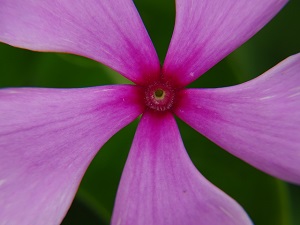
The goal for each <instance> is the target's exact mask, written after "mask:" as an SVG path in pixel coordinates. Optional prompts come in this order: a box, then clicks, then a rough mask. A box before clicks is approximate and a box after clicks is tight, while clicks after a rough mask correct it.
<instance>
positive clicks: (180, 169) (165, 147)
mask: <svg viewBox="0 0 300 225" xmlns="http://www.w3.org/2000/svg"><path fill="white" fill-rule="evenodd" d="M140 224H147V225H183V224H189V225H207V224H223V225H229V224H230V225H234V224H235V225H246V224H252V223H251V221H250V220H249V218H248V216H247V214H246V213H245V212H244V211H243V209H242V208H241V207H240V206H239V205H238V204H237V203H236V202H235V201H234V200H233V199H231V198H230V197H228V196H227V195H226V194H224V193H223V192H222V191H220V190H219V189H218V188H216V187H215V186H214V185H212V184H211V183H209V182H208V181H207V180H206V179H205V178H204V177H203V176H202V175H201V174H200V173H199V172H198V170H197V169H196V168H195V167H194V165H193V164H192V162H191V160H190V158H189V156H188V155H187V153H186V150H185V148H184V146H183V143H182V140H181V137H180V133H179V130H178V128H177V125H176V122H175V120H174V117H173V115H172V114H171V113H165V114H155V113H153V112H146V113H145V114H144V115H143V117H142V119H141V121H140V124H139V126H138V129H137V132H136V135H135V137H134V141H133V144H132V147H131V150H130V153H129V157H128V159H127V162H126V166H125V169H124V171H123V175H122V179H121V182H120V185H119V190H118V194H117V199H116V203H115V209H114V213H113V218H112V225H140Z"/></svg>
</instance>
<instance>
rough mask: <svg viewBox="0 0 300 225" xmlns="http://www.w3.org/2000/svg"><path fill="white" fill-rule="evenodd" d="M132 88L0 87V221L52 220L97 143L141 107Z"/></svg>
mask: <svg viewBox="0 0 300 225" xmlns="http://www.w3.org/2000/svg"><path fill="white" fill-rule="evenodd" d="M138 96H139V89H138V88H136V87H133V86H125V85H124V86H107V87H96V88H85V89H73V90H63V89H31V88H24V89H4V90H1V91H0V127H1V129H0V199H1V200H0V224H9V225H20V224H22V225H41V224H43V225H48V224H49V225H53V224H59V223H60V222H61V220H62V219H63V217H64V215H65V214H66V212H67V210H68V208H69V206H70V204H71V202H72V200H73V198H74V195H75V193H76V191H77V188H78V185H79V183H80V181H81V178H82V176H83V174H84V173H85V170H86V169H87V167H88V165H89V163H90V161H91V160H92V159H93V157H94V156H95V154H96V153H97V152H98V150H99V148H100V147H101V146H102V145H103V144H104V143H105V142H106V141H107V140H108V139H109V138H110V137H111V136H112V135H114V134H115V133H116V132H117V131H118V130H120V129H121V128H123V127H124V126H126V125H127V124H128V123H130V122H131V121H132V120H134V119H135V118H136V117H137V116H138V115H139V114H140V113H141V112H142V110H143V108H141V107H140V105H139V103H138V102H139V97H138Z"/></svg>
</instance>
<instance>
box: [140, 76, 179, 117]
mask: <svg viewBox="0 0 300 225" xmlns="http://www.w3.org/2000/svg"><path fill="white" fill-rule="evenodd" d="M174 101H175V89H174V88H173V87H172V85H170V84H169V83H168V82H165V81H156V82H154V83H152V84H150V85H148V86H147V87H146V88H145V104H146V106H147V107H148V108H149V109H152V110H154V111H159V112H163V111H167V110H171V109H172V106H173V105H174Z"/></svg>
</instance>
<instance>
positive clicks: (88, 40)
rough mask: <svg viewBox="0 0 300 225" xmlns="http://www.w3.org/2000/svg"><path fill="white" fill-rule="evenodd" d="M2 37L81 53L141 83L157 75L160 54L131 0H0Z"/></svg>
mask: <svg viewBox="0 0 300 225" xmlns="http://www.w3.org/2000/svg"><path fill="white" fill-rule="evenodd" d="M0 41H2V42H5V43H7V44H10V45H13V46H17V47H22V48H27V49H31V50H37V51H54V52H67V53H73V54H77V55H82V56H85V57H88V58H91V59H94V60H96V61H99V62H101V63H104V64H105V65H107V66H109V67H111V68H113V69H115V70H116V71H118V72H120V73H121V74H122V75H124V76H125V77H127V78H128V79H130V80H131V81H133V82H135V83H138V84H145V83H146V82H148V81H149V80H150V81H153V80H155V78H157V77H158V76H159V71H160V65H159V60H158V57H157V55H156V52H155V49H154V47H153V45H152V42H151V40H150V38H149V36H148V34H147V31H146V29H145V27H144V25H143V23H142V21H141V18H140V16H139V14H138V12H137V10H136V8H135V6H134V4H133V2H132V1H131V0H109V1H108V0H105V1H103V0H100V1H99V0H63V1H61V0H43V1H39V0H13V1H12V0H0Z"/></svg>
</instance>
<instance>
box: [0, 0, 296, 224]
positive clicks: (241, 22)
mask: <svg viewBox="0 0 300 225" xmlns="http://www.w3.org/2000/svg"><path fill="white" fill-rule="evenodd" d="M286 2H287V1H286V0H265V1H262V0H251V1H249V0H239V1H232V0H223V1H219V0H199V1H193V0H176V10H177V14H176V25H175V30H174V33H173V37H172V41H171V44H170V47H169V50H168V53H167V56H166V59H165V61H164V64H163V66H162V68H161V67H160V64H159V60H158V57H157V55H156V52H155V49H154V47H153V45H152V43H151V40H150V38H149V36H148V34H147V32H146V30H145V28H144V25H143V23H142V21H141V19H140V17H139V15H138V13H137V11H136V8H135V6H134V4H133V2H132V1H131V0H109V1H106V0H85V1H84V0H0V40H1V41H2V42H4V43H7V44H10V45H13V46H17V47H22V48H27V49H31V50H37V51H54V52H67V53H72V54H78V55H82V56H86V57H88V58H91V59H94V60H96V61H99V62H101V63H104V64H106V65H107V66H110V67H111V68H113V69H115V70H116V71H118V72H119V73H121V74H122V75H123V76H125V77H127V78H128V79H130V80H131V81H133V82H134V83H135V84H136V85H112V86H104V87H92V88H83V89H45V88H8V89H3V90H1V91H0V127H1V129H0V200H1V201H0V224H7V225H8V224H9V225H20V224H22V225H23V224H25V225H35V224H38V225H40V224H43V225H47V224H59V223H60V222H61V221H62V219H63V217H64V215H65V214H66V212H67V210H68V207H69V206H70V204H71V202H72V199H73V198H74V195H75V193H76V190H77V188H78V185H79V183H80V181H81V179H82V177H83V175H84V173H85V170H86V169H87V167H88V165H89V163H90V162H91V160H92V159H93V157H94V156H95V154H96V153H97V151H98V149H99V148H100V147H101V146H102V145H103V144H104V143H105V142H106V141H107V140H108V139H109V138H110V137H111V136H112V135H114V134H115V133H116V132H118V131H119V130H120V129H121V128H123V127H124V126H126V125H127V124H129V123H130V122H132V121H133V120H134V119H136V118H137V117H138V116H139V115H140V114H142V118H141V121H140V123H139V126H138V129H137V131H136V134H135V137H134V140H133V144H132V147H131V150H130V154H129V157H128V160H127V162H126V166H125V169H124V172H123V175H122V179H121V182H120V186H119V190H118V193H117V198H116V203H115V208H114V213H113V218H112V224H114V225H125V224H126V225H152V224H153V225H154V224H155V225H182V224H189V225H199V224H205V225H207V224H213V225H215V224H222V225H229V224H236V225H246V224H251V223H252V222H251V221H250V219H249V218H248V216H247V214H246V213H245V212H244V210H243V209H242V208H241V207H240V206H239V205H238V204H237V203H236V202H235V201H234V200H233V199H231V198H230V197H229V196H227V195H226V194H224V193H223V192H222V191H221V190H219V189H218V188H216V187H215V186H214V185H212V184H211V183H209V182H208V181H207V180H206V179H205V178H204V177H203V176H202V175H201V174H200V173H199V172H198V171H197V169H196V168H195V167H194V166H193V164H192V162H191V161H190V159H189V157H188V155H187V153H186V151H185V148H184V146H183V143H182V140H181V137H180V134H179V131H178V128H177V125H176V122H175V120H174V115H176V116H178V117H179V118H180V119H182V120H183V121H185V122H186V123H188V124H189V125H190V126H192V127H193V128H194V129H196V130H197V131H199V132H200V133H201V134H203V135H205V136H206V137H207V138H209V139H211V140H212V141H214V142H215V143H217V144H218V145H220V146H221V147H223V148H224V149H226V150H227V151H229V152H230V153H232V154H234V155H235V156H237V157H239V158H241V159H242V160H244V161H246V162H248V163H249V164H251V165H253V166H255V167H257V168H259V169H260V170H262V171H264V172H266V173H269V174H271V175H273V176H275V177H278V178H280V179H283V180H286V181H288V182H293V183H296V184H300V142H299V136H300V128H299V127H300V116H299V110H300V76H299V70H300V54H298V55H295V56H292V57H290V58H288V59H286V60H284V61H283V62H281V63H280V64H278V65H277V66H275V67H274V68H272V69H271V70H269V71H267V72H266V73H265V74H263V75H262V76H260V77H258V78H256V79H254V80H252V81H249V82H246V83H244V84H241V85H237V86H233V87H226V88H217V89H186V88H185V86H186V85H188V84H189V83H191V82H192V81H194V80H196V79H197V78H198V77H200V76H201V75H202V74H203V73H205V72H206V71H207V70H208V69H210V68H211V67H212V66H214V65H215V64H216V63H217V62H219V61H220V60H221V59H223V58H224V57H225V56H226V55H228V54H229V53H230V52H232V51H233V50H234V49H236V48H237V47H239V46H240V45H241V44H242V43H244V42H245V41H246V40H248V39H249V38H250V37H251V36H253V35H254V34H255V33H256V32H257V31H258V30H259V29H261V28H262V27H263V26H264V25H265V24H266V23H267V22H268V21H269V20H270V19H271V18H272V17H273V16H274V15H275V14H276V13H277V12H278V11H279V10H280V9H281V8H282V7H283V5H284V4H285V3H286Z"/></svg>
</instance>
